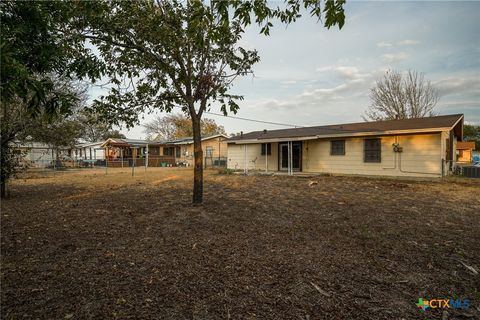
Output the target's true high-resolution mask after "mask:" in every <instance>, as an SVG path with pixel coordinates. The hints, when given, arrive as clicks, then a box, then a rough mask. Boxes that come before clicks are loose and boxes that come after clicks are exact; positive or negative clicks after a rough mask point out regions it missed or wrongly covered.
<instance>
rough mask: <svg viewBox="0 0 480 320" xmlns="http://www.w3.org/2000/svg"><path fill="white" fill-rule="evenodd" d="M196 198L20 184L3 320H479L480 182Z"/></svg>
mask: <svg viewBox="0 0 480 320" xmlns="http://www.w3.org/2000/svg"><path fill="white" fill-rule="evenodd" d="M311 180H316V181H318V184H317V185H313V186H311V187H310V186H309V183H310V181H311ZM191 184H192V171H190V170H187V169H184V170H180V169H173V168H160V169H149V171H148V172H147V173H145V172H144V171H142V169H138V170H137V176H135V177H134V178H132V177H131V175H130V172H129V171H123V172H122V171H121V169H117V170H111V171H110V172H108V175H105V173H104V172H103V171H101V170H99V171H85V172H82V173H64V174H61V175H57V176H55V177H47V178H29V179H25V180H17V181H15V182H14V183H13V185H12V188H11V190H12V193H11V199H9V200H6V201H3V202H2V206H1V208H2V213H1V277H2V278H1V298H2V301H1V312H2V319H19V318H25V319H33V318H38V319H106V318H112V319H114V318H118V319H480V274H476V272H478V273H480V181H472V180H458V181H443V182H442V181H430V182H421V181H406V180H391V179H372V178H360V177H331V176H322V177H316V178H305V177H286V176H273V177H272V176H248V177H245V176H238V175H219V174H217V173H216V172H214V171H211V172H207V173H206V178H205V204H204V205H203V206H201V207H192V205H191V204H190V201H191ZM419 298H424V299H450V298H461V299H469V300H470V307H469V308H468V309H467V310H455V309H453V308H449V309H446V311H443V310H440V309H435V310H433V309H430V310H427V311H422V310H420V309H418V308H417V306H416V302H417V301H418V299H419Z"/></svg>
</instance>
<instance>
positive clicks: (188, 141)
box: [157, 133, 228, 144]
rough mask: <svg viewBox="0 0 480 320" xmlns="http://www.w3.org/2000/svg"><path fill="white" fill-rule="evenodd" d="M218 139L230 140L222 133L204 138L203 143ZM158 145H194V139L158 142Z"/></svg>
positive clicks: (186, 138)
mask: <svg viewBox="0 0 480 320" xmlns="http://www.w3.org/2000/svg"><path fill="white" fill-rule="evenodd" d="M218 137H223V138H228V136H227V135H224V134H222V133H220V134H213V135H210V136H205V137H202V141H205V140H209V139H213V138H218ZM157 143H159V144H192V143H193V137H184V138H178V139H173V140H166V141H162V142H157Z"/></svg>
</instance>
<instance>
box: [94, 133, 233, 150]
mask: <svg viewBox="0 0 480 320" xmlns="http://www.w3.org/2000/svg"><path fill="white" fill-rule="evenodd" d="M217 137H224V138H228V136H226V135H224V134H215V135H211V136H206V137H203V138H202V141H204V140H208V139H213V138H217ZM191 143H193V137H185V138H179V139H174V140H168V141H148V140H140V139H118V138H109V139H107V140H106V141H105V142H103V143H102V147H104V146H106V145H109V146H114V147H135V146H146V145H150V146H151V145H179V144H191Z"/></svg>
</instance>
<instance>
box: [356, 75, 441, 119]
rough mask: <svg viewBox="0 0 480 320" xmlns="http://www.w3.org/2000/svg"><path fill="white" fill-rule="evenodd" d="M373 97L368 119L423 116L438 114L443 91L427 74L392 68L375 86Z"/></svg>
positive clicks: (366, 112)
mask: <svg viewBox="0 0 480 320" xmlns="http://www.w3.org/2000/svg"><path fill="white" fill-rule="evenodd" d="M370 99H371V100H372V103H371V105H370V106H369V108H368V109H367V111H365V114H364V115H363V116H362V117H363V119H364V120H365V121H370V120H373V121H377V120H393V119H408V118H422V117H431V116H434V115H435V112H434V108H435V105H436V104H437V102H438V99H439V94H438V91H437V90H436V89H435V88H434V87H433V86H432V84H431V82H430V81H429V80H425V78H424V75H423V73H419V72H417V71H411V70H409V71H408V73H407V74H405V75H402V74H401V73H400V72H398V71H395V70H388V71H387V72H386V73H385V75H384V76H383V78H382V79H380V80H378V81H377V82H376V85H375V87H373V88H372V89H371V91H370Z"/></svg>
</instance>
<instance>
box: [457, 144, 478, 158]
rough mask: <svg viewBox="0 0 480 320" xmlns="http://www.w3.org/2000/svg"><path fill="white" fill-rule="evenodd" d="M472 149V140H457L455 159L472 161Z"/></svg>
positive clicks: (473, 145)
mask: <svg viewBox="0 0 480 320" xmlns="http://www.w3.org/2000/svg"><path fill="white" fill-rule="evenodd" d="M473 150H475V142H474V141H461V142H460V141H459V142H457V161H458V162H472V156H473Z"/></svg>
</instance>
